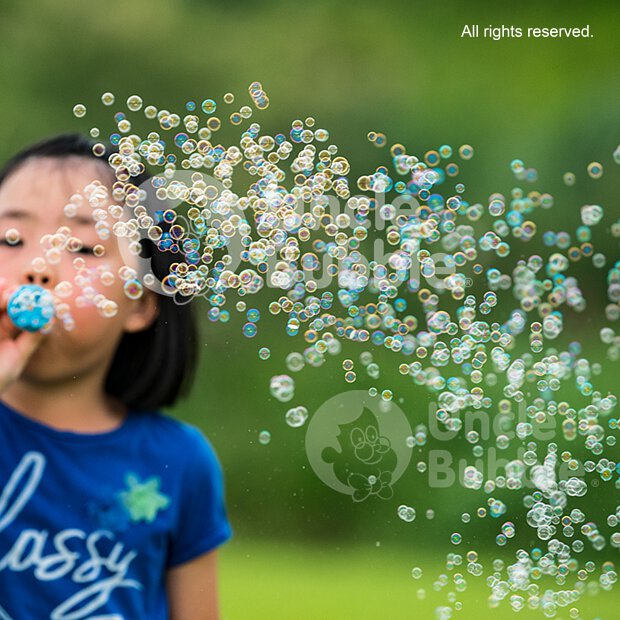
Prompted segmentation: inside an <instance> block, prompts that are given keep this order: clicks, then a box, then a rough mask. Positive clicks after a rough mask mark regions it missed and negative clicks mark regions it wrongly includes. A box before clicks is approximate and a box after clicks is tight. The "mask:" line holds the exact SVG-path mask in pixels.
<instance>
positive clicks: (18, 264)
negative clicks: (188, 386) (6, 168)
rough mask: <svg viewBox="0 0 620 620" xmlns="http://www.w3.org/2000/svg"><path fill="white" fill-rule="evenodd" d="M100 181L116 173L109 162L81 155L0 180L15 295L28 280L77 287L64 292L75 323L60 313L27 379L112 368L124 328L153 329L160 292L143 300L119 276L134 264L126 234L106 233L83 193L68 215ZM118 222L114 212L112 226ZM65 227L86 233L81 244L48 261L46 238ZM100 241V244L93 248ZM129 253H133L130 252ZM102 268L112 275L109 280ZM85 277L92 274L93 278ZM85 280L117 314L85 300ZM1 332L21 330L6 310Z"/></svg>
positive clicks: (37, 161) (32, 164) (1, 250)
mask: <svg viewBox="0 0 620 620" xmlns="http://www.w3.org/2000/svg"><path fill="white" fill-rule="evenodd" d="M94 180H99V181H100V182H102V183H107V184H108V187H109V183H110V181H111V180H113V174H112V171H111V170H109V169H107V164H105V163H104V162H101V163H100V162H97V161H94V160H93V161H90V160H88V159H87V158H84V157H77V156H71V157H64V158H51V157H36V158H34V157H33V158H31V159H30V160H27V161H26V162H24V163H23V164H22V165H21V166H20V167H19V168H18V169H17V170H16V171H15V172H13V173H12V174H10V175H9V177H7V178H6V179H5V181H4V183H3V184H2V185H0V277H1V278H4V279H5V280H6V281H7V283H8V285H9V290H8V293H9V294H10V292H11V291H12V290H14V289H15V287H17V286H19V285H21V284H38V285H40V286H42V287H44V288H47V289H49V290H50V291H52V292H53V291H54V289H55V287H57V286H58V285H59V284H60V283H69V284H70V285H71V286H70V287H69V286H68V285H67V284H62V285H61V286H60V287H59V289H57V290H61V291H62V290H63V289H64V291H63V297H62V299H61V301H62V302H66V304H67V306H68V310H69V312H70V315H71V317H72V318H73V320H74V327H73V329H70V330H67V329H66V328H65V327H64V326H63V324H62V323H61V321H59V320H57V319H55V322H54V324H53V326H52V329H51V331H50V333H49V334H47V335H45V336H44V337H43V339H42V341H41V344H40V346H39V348H38V349H37V350H36V351H35V353H34V355H33V356H32V357H31V358H30V361H29V363H28V365H27V366H26V369H25V371H24V373H23V375H22V376H24V377H26V378H30V379H33V380H37V381H57V380H62V379H66V378H71V377H76V376H80V375H83V374H85V373H87V372H89V371H94V370H96V369H99V370H103V368H102V365H105V371H106V372H107V367H108V366H109V363H110V362H111V360H112V357H113V355H114V352H115V351H116V348H117V346H118V343H119V341H120V339H121V337H122V335H123V332H126V331H127V332H133V331H140V330H143V329H145V328H147V327H148V326H149V325H150V324H151V322H152V321H153V319H154V318H155V316H156V314H157V303H156V300H155V296H154V294H152V293H151V292H150V291H148V290H145V291H144V293H143V295H142V297H140V298H139V299H129V298H128V297H127V296H126V295H125V293H124V291H123V286H124V282H123V280H122V279H121V278H120V277H119V275H118V271H119V268H121V267H123V266H124V265H126V264H127V263H126V262H125V260H124V259H123V257H122V256H121V251H120V248H119V242H124V240H122V241H119V239H118V238H117V237H116V236H115V235H114V233H113V232H110V234H109V237H108V238H107V239H101V238H100V237H99V235H98V233H97V230H96V229H95V221H94V219H93V213H92V211H93V208H92V207H91V206H90V204H89V203H88V200H87V199H86V198H85V199H84V201H83V205H82V206H80V207H79V208H78V209H77V212H76V213H75V215H74V216H73V217H68V216H67V215H66V214H65V205H66V204H67V203H69V201H70V198H71V196H72V195H73V194H76V193H83V190H84V188H85V187H86V186H88V185H89V184H91V183H92V182H93V181H94ZM108 204H109V202H106V203H105V205H103V209H107V206H108ZM114 221H115V220H114V219H113V218H111V217H108V222H109V228H110V229H111V227H112V224H113V223H114ZM63 226H64V227H68V228H69V229H70V231H67V230H66V229H64V231H61V232H64V234H65V235H67V234H68V236H69V237H74V238H77V239H79V241H80V242H81V244H80V243H78V242H76V241H75V240H73V241H72V243H70V244H68V245H69V246H70V247H72V249H73V251H71V250H69V249H63V250H61V251H60V252H56V256H55V257H54V258H53V259H52V260H51V261H50V260H43V261H42V260H41V259H42V258H43V259H45V249H44V245H42V243H41V239H42V238H43V237H44V236H45V235H54V234H56V233H57V232H58V230H59V228H61V227H63ZM11 229H14V230H17V232H18V233H19V241H17V243H13V242H14V241H15V238H11V237H12V236H13V234H14V233H13V232H12V231H11ZM7 231H11V232H10V234H9V241H10V242H11V243H9V242H7V240H6V233H7ZM48 239H49V238H48ZM80 245H81V247H80ZM95 246H99V247H97V248H96V250H95V251H93V249H94V248H95ZM101 248H103V253H102V252H101ZM52 254H53V253H52ZM123 255H124V256H125V257H127V256H130V254H129V253H128V252H123ZM48 258H49V255H48ZM34 259H38V260H34ZM76 259H78V260H77V262H76ZM33 260H34V264H33ZM129 266H130V267H134V268H135V265H129ZM80 267H81V270H80ZM78 273H79V275H78ZM103 273H105V274H106V275H105V276H104V278H103V281H102V279H101V274H103ZM110 274H112V275H113V278H110ZM76 275H77V276H78V278H77V283H78V284H76ZM84 275H87V276H88V277H87V279H86V280H84V277H83V276H84ZM85 285H86V287H88V286H92V287H93V288H94V289H95V291H96V292H97V293H101V294H103V295H105V297H106V298H107V299H108V300H110V301H111V302H114V303H115V304H116V305H117V311H116V313H115V314H113V316H103V315H102V312H101V311H100V310H99V309H98V308H97V307H96V306H95V305H93V304H92V303H86V304H84V301H83V299H84V297H85V296H84V288H83V287H84V286H85ZM68 291H71V292H70V293H69V294H68V295H67V292H68ZM87 292H88V291H87ZM90 294H91V296H92V291H90ZM110 305H111V304H108V307H109V306H110ZM107 314H108V315H109V314H111V313H110V312H108V313H107ZM0 330H1V331H2V332H3V333H8V334H9V335H12V334H14V333H15V331H16V328H14V327H13V326H12V324H11V322H10V320H9V319H8V317H7V316H6V315H3V316H2V317H1V319H0Z"/></svg>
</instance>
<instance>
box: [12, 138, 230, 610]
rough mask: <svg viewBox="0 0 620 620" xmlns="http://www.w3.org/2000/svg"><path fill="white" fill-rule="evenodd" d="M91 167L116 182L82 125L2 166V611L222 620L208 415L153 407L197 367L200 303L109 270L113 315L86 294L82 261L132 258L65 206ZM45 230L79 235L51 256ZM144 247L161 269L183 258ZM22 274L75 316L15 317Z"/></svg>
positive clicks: (221, 515)
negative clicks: (42, 327) (140, 287)
mask: <svg viewBox="0 0 620 620" xmlns="http://www.w3.org/2000/svg"><path fill="white" fill-rule="evenodd" d="M93 180H99V181H100V182H101V183H102V184H107V185H108V187H111V186H112V185H113V184H114V182H115V181H116V179H115V177H114V174H113V171H112V168H111V167H110V166H109V165H108V164H107V162H105V161H103V160H102V159H101V158H100V157H97V156H96V155H94V154H93V151H92V145H91V143H90V142H89V141H88V140H86V139H85V138H83V137H81V136H79V135H67V136H59V137H57V138H53V139H50V140H47V141H45V142H43V143H40V144H37V145H35V146H33V147H31V148H29V149H27V150H25V151H22V152H21V153H19V154H18V155H16V156H15V157H13V158H12V159H11V160H10V161H9V162H8V163H7V164H6V165H5V167H4V169H3V170H2V171H0V297H1V302H0V620H42V619H44V618H50V619H51V620H78V619H82V618H88V619H90V620H122V619H125V620H164V619H172V620H212V619H216V618H218V603H217V594H216V556H215V554H216V551H215V549H216V547H218V546H219V545H220V544H222V543H223V542H224V541H226V540H228V539H229V538H230V536H231V527H230V524H229V522H228V518H227V513H226V508H225V504H224V492H223V479H222V472H221V469H220V465H219V462H218V460H217V457H216V455H215V453H214V451H213V449H212V447H211V445H210V443H209V442H208V441H207V440H206V438H205V437H204V435H203V434H202V432H201V431H200V430H199V429H198V428H196V427H194V426H191V425H189V424H187V423H183V422H180V421H178V420H175V419H173V418H172V417H169V416H168V415H166V414H163V413H162V412H160V411H159V408H161V407H163V406H170V405H173V404H174V403H175V402H176V401H177V398H178V397H179V396H180V395H181V394H182V393H183V392H184V390H185V388H186V387H187V385H188V383H189V380H190V379H191V376H192V374H193V369H194V365H195V357H196V338H195V333H194V331H195V330H194V322H193V319H192V314H191V309H190V308H191V306H190V305H188V304H184V305H181V304H178V303H175V300H174V299H173V298H172V297H170V296H166V295H158V294H156V293H155V292H153V291H151V290H148V289H146V288H145V289H144V292H143V294H142V296H141V297H139V298H137V299H136V298H135V297H136V296H135V295H134V296H132V297H133V298H130V296H127V295H126V294H125V291H124V288H123V287H124V282H123V281H122V280H121V279H120V278H119V277H118V276H116V277H114V278H113V279H112V278H110V276H109V275H108V281H106V282H105V286H104V285H102V284H100V283H95V284H94V285H93V286H94V287H95V288H97V289H98V290H99V289H101V290H100V292H101V293H103V294H104V295H105V297H106V298H107V300H109V301H110V302H113V303H114V304H116V306H115V308H116V312H115V313H112V312H111V313H108V314H109V316H102V314H101V312H100V310H99V309H98V308H96V307H95V306H94V305H93V304H88V303H84V302H83V300H82V301H81V302H79V301H78V303H76V299H77V297H78V296H79V295H80V290H79V287H78V286H76V285H75V284H74V281H75V279H76V266H77V268H78V269H81V270H82V272H83V273H85V272H89V273H99V274H101V273H103V272H104V271H105V272H107V273H108V274H109V273H112V274H117V273H118V271H119V269H121V268H122V267H123V265H126V264H127V263H126V262H125V261H124V259H123V258H122V257H121V250H120V247H119V246H120V244H121V243H122V241H123V240H121V239H118V238H117V237H116V236H115V235H114V234H111V235H109V237H108V238H107V239H105V238H104V239H102V238H100V237H101V235H100V234H99V232H98V231H97V229H96V227H95V222H94V220H93V216H92V213H91V212H92V208H91V206H90V205H89V204H88V202H85V204H84V205H83V206H81V207H80V208H79V209H77V211H76V213H71V212H70V210H69V211H67V210H66V209H65V205H67V203H68V202H69V200H70V198H71V197H72V196H74V195H75V194H76V192H80V191H82V189H83V188H85V187H87V186H88V185H89V184H91V183H92V182H93ZM139 180H140V179H137V180H136V179H132V180H131V182H132V183H135V185H136V186H137V185H138V184H139V183H138V181H139ZM78 202H79V201H78ZM67 213H69V216H68V215H67ZM63 227H64V228H63ZM57 233H58V234H57ZM45 235H47V237H46V236H45ZM50 235H52V236H54V235H56V238H60V237H62V235H65V237H67V236H69V242H67V243H66V247H64V248H63V249H62V251H60V252H58V251H56V253H55V254H54V252H53V251H52V252H51V253H50V252H48V254H47V259H45V257H44V249H45V248H44V245H42V243H41V240H42V238H43V239H44V240H47V242H48V244H49V242H50ZM58 235H60V237H59V236H58ZM104 236H105V235H104ZM142 246H143V249H144V252H145V256H146V255H148V254H149V253H150V263H151V267H152V270H153V272H154V273H155V274H156V275H157V276H158V277H160V278H161V277H163V276H164V275H165V274H166V270H167V266H168V265H169V263H170V262H172V261H173V260H174V258H175V257H174V256H172V257H169V256H166V253H165V252H160V251H159V250H158V249H157V248H156V246H155V244H153V243H152V242H151V243H149V242H148V241H145V242H142ZM168 254H169V253H168ZM134 258H136V257H134ZM76 259H77V262H76ZM136 260H138V259H137V258H136ZM176 260H178V257H177V259H176ZM128 266H129V267H132V265H128ZM99 267H101V268H100V269H99ZM133 267H135V265H134V266H133ZM60 283H63V284H62V285H61V287H60V288H57V287H58V285H59V284H60ZM67 283H69V284H67ZM21 284H37V285H40V286H42V287H44V288H46V289H49V290H51V291H54V290H56V291H58V290H63V287H64V293H63V295H64V298H63V299H62V301H63V302H66V305H67V307H68V309H69V310H70V315H71V321H72V325H71V328H70V329H66V328H65V326H64V325H63V324H62V323H61V322H60V321H59V320H55V322H54V323H53V325H52V327H51V329H50V330H49V332H48V333H40V332H35V333H31V332H26V331H24V332H21V331H20V330H18V329H17V328H16V327H14V326H13V324H12V323H11V321H10V319H9V317H8V316H7V312H6V310H7V298H8V296H9V294H10V293H11V292H12V291H13V290H15V288H16V287H17V286H19V285H21ZM68 293H69V294H68Z"/></svg>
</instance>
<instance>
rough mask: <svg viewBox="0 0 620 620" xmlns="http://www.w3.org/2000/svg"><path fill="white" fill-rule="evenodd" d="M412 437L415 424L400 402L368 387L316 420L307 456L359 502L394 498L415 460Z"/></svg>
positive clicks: (326, 407)
mask: <svg viewBox="0 0 620 620" xmlns="http://www.w3.org/2000/svg"><path fill="white" fill-rule="evenodd" d="M409 435H411V427H410V426H409V422H408V421H407V418H406V416H405V414H404V413H403V411H402V410H401V409H400V407H398V405H396V404H395V403H393V402H386V401H383V400H382V399H380V398H378V397H371V396H370V395H369V394H368V392H366V391H364V390H354V391H350V392H343V393H342V394H339V395H338V396H334V397H333V398H331V399H329V400H328V401H327V402H325V403H324V404H323V405H322V406H321V407H320V408H319V409H318V410H317V411H316V413H315V414H314V416H313V417H312V418H311V420H310V424H309V425H308V430H307V433H306V454H307V456H308V461H309V462H310V465H311V467H312V469H313V470H314V472H315V473H316V474H317V476H318V477H319V478H320V479H321V480H322V481H323V482H324V483H325V484H327V485H328V486H329V487H331V488H332V489H334V490H335V491H338V492H340V493H346V494H348V495H351V497H352V499H353V501H356V502H359V501H363V500H365V499H367V498H369V497H373V496H374V497H377V498H379V499H389V498H390V497H392V495H393V489H392V485H393V484H394V483H395V482H396V481H397V480H398V478H400V476H401V475H402V473H403V472H404V471H405V469H406V468H407V465H408V464H409V460H410V458H411V450H410V448H408V447H407V445H406V438H407V437H408V436H409Z"/></svg>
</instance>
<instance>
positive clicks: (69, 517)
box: [0, 402, 232, 620]
mask: <svg viewBox="0 0 620 620" xmlns="http://www.w3.org/2000/svg"><path fill="white" fill-rule="evenodd" d="M231 535H232V530H231V527H230V524H229V521H228V517H227V513H226V507H225V503H224V486H223V475H222V470H221V467H220V463H219V461H218V459H217V456H216V455H215V453H214V451H213V448H212V447H211V445H210V443H209V442H208V440H207V439H206V438H205V436H204V435H203V433H202V432H201V431H200V430H199V429H198V428H197V427H194V426H192V425H190V424H187V423H185V422H181V421H178V420H175V419H174V418H172V417H170V416H168V415H166V414H163V413H161V412H148V413H142V412H140V413H137V412H131V413H130V414H129V415H128V417H127V418H126V419H125V421H124V422H123V423H122V425H121V426H119V427H117V428H116V429H113V430H112V431H109V432H104V433H96V434H85V433H74V432H70V431H60V430H57V429H55V428H52V427H51V426H48V425H45V424H42V423H40V422H37V421H36V420H33V419H31V418H27V417H26V416H24V415H23V414H21V413H19V412H17V411H15V410H14V409H11V408H10V407H8V406H7V405H5V404H4V403H2V402H0V620H44V619H46V618H49V619H50V620H81V619H83V618H85V619H86V618H87V619H89V620H165V619H167V618H168V605H167V597H166V590H165V573H166V569H168V568H171V567H174V566H177V565H179V564H182V563H183V562H187V561H188V560H191V559H193V558H195V557H197V556H199V555H201V554H203V553H206V552H207V551H211V550H212V549H214V548H215V547H217V546H218V545H220V544H221V543H223V542H224V541H226V540H227V539H229V538H230V537H231ZM205 596H209V594H208V593H205Z"/></svg>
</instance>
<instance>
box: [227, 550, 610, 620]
mask: <svg viewBox="0 0 620 620" xmlns="http://www.w3.org/2000/svg"><path fill="white" fill-rule="evenodd" d="M441 560H442V558H440V557H439V556H437V557H435V558H433V557H429V556H428V552H427V556H426V557H420V555H418V554H416V552H415V550H413V549H412V550H411V552H409V553H405V552H404V551H402V550H400V551H394V550H392V549H390V550H388V549H385V548H384V547H376V548H370V549H368V548H360V547H344V548H337V547H336V546H331V547H328V546H318V545H314V546H310V545H299V544H292V543H285V542H282V543H279V542H270V543H268V542H265V543H259V542H255V541H251V542H250V541H246V540H234V541H231V542H230V543H228V544H227V545H225V546H224V547H223V548H222V549H221V551H220V569H219V575H220V600H221V608H222V619H223V620H241V619H243V620H246V619H250V620H254V619H255V620H262V619H263V618H265V619H266V618H269V619H273V618H294V619H295V620H315V619H323V618H329V619H331V618H334V619H338V620H362V619H366V618H369V619H374V618H378V619H379V618H380V619H390V620H400V619H401V618H402V619H405V618H407V619H411V618H413V619H416V620H417V619H420V620H424V619H426V618H429V619H431V620H432V619H434V618H435V608H436V607H437V606H438V605H446V604H447V593H448V591H449V586H446V587H445V588H444V589H443V591H442V592H435V591H434V590H433V581H434V580H435V578H436V577H437V576H438V575H439V574H440V573H441V572H444V569H443V564H442V562H441ZM414 566H420V567H422V568H423V570H424V574H423V576H422V578H421V579H419V580H415V579H413V578H412V577H411V568H413V567H414ZM457 570H458V571H459V572H461V573H463V575H464V576H465V578H466V579H467V582H468V584H469V585H468V588H467V590H466V591H465V592H463V593H460V594H458V598H457V600H458V601H462V603H463V609H462V610H461V611H457V612H455V613H454V615H453V616H452V617H453V618H455V619H459V620H470V619H472V620H474V619H475V620H485V619H486V618H492V619H493V620H497V619H498V618H513V617H514V618H515V619H517V618H519V619H522V620H529V619H530V618H531V619H534V618H539V619H541V618H544V617H545V616H544V615H543V614H542V612H541V611H540V610H537V611H532V610H527V609H526V610H524V611H522V612H520V613H518V614H514V612H512V610H511V609H510V607H509V604H508V603H507V601H504V603H503V604H502V606H500V607H499V608H496V609H490V608H489V607H488V604H487V597H488V594H489V589H488V587H487V586H486V584H485V583H484V578H483V577H478V578H475V577H472V576H471V575H469V573H467V572H466V570H465V569H464V567H463V566H460V567H457V568H456V569H455V570H454V571H453V572H456V571H457ZM447 574H449V575H450V576H451V573H447ZM420 588H425V589H426V598H424V599H422V600H421V599H420V598H418V596H417V591H418V590H419V589H420ZM574 606H575V607H577V608H578V609H579V612H580V615H579V616H578V617H579V618H580V619H583V620H586V619H587V620H593V619H594V618H600V619H601V620H613V619H615V618H618V617H619V616H620V612H619V609H620V593H619V592H618V588H616V589H615V590H612V591H611V592H601V593H599V594H598V595H597V596H594V597H592V596H587V595H586V596H584V597H583V598H582V599H581V600H580V601H578V602H577V604H576V605H574ZM571 607H573V606H569V607H566V608H563V609H561V610H560V613H559V614H558V615H557V616H556V618H563V619H565V620H568V619H569V618H571V616H570V615H569V609H570V608H571ZM573 617H574V616H573Z"/></svg>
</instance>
